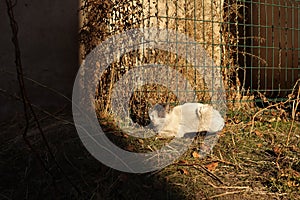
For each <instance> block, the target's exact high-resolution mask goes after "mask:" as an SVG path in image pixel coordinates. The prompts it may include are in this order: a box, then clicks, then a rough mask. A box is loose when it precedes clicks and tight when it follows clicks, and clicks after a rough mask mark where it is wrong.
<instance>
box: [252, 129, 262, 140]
mask: <svg viewBox="0 0 300 200" xmlns="http://www.w3.org/2000/svg"><path fill="white" fill-rule="evenodd" d="M254 133H255V135H257V136H258V137H260V138H261V137H262V136H263V134H262V133H261V132H260V131H258V130H256V131H254Z"/></svg>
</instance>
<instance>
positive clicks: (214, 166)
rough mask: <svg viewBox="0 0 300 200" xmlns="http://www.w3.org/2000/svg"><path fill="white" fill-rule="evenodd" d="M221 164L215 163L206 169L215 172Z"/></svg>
mask: <svg viewBox="0 0 300 200" xmlns="http://www.w3.org/2000/svg"><path fill="white" fill-rule="evenodd" d="M218 165H219V163H218V162H213V163H210V164H208V165H206V166H205V167H206V168H207V169H208V170H209V171H215V170H216V168H217V167H218Z"/></svg>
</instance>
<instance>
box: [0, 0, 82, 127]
mask: <svg viewBox="0 0 300 200" xmlns="http://www.w3.org/2000/svg"><path fill="white" fill-rule="evenodd" d="M14 11H15V18H16V20H17V22H18V25H19V40H20V47H21V52H22V60H23V67H24V73H25V75H26V76H27V77H29V78H31V79H34V80H35V81H38V82H40V83H42V84H44V85H47V86H48V87H50V88H53V89H55V90H57V91H59V92H61V93H63V94H65V95H66V96H68V97H71V94H72V86H73V81H74V79H75V76H76V73H77V69H78V42H77V41H78V38H77V35H78V34H77V33H78V16H77V13H78V1H76V0H39V1H34V0H25V1H17V5H16V7H15V9H14ZM0 19H1V20H0V30H1V34H0V35H1V36H0V77H1V78H0V121H2V120H5V119H6V120H7V119H10V117H12V116H14V115H15V114H16V113H18V112H22V107H21V105H22V104H21V102H18V101H15V100H14V99H11V98H8V97H7V95H6V94H3V92H1V90H6V91H8V92H9V93H12V94H17V95H20V92H19V88H18V83H17V80H16V69H15V64H14V49H13V44H12V42H11V30H10V26H9V19H8V16H7V11H6V4H5V1H0ZM6 72H12V73H13V74H12V75H9V74H8V73H6ZM26 85H27V88H28V93H29V97H30V99H31V100H32V103H34V104H36V105H38V106H41V107H42V108H44V109H48V110H50V111H54V110H57V109H59V108H61V107H63V106H64V105H71V103H70V102H68V101H66V100H65V99H64V98H62V97H59V96H58V95H56V94H54V93H52V92H51V91H49V90H47V89H45V88H41V87H38V86H35V85H34V84H33V83H32V82H30V81H26Z"/></svg>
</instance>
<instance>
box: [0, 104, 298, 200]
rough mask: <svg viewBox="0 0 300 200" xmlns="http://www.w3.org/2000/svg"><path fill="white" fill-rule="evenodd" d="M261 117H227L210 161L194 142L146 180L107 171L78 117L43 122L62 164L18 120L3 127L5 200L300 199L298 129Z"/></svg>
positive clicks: (130, 144) (272, 114) (284, 118)
mask: <svg viewBox="0 0 300 200" xmlns="http://www.w3.org/2000/svg"><path fill="white" fill-rule="evenodd" d="M255 112H257V110H254V111H253V110H252V111H251V110H243V111H241V110H237V111H230V112H228V114H227V122H226V127H225V129H224V130H223V131H222V133H221V136H220V138H219V141H218V143H217V145H216V146H215V147H214V151H213V152H212V153H211V154H210V155H209V156H207V157H206V158H205V159H199V158H197V153H195V152H197V151H196V150H197V148H198V147H197V144H198V143H197V142H195V143H194V144H193V145H192V146H191V148H190V150H189V151H188V152H186V154H184V155H183V156H182V157H181V158H180V159H179V160H178V161H176V162H175V163H173V164H171V165H170V166H168V167H166V168H164V169H162V170H160V171H156V172H152V173H147V174H130V173H123V172H119V171H116V170H114V169H111V168H109V167H106V166H104V165H102V164H101V163H100V162H99V161H97V160H96V159H95V158H93V157H92V156H91V155H90V154H89V152H88V151H87V150H86V149H85V148H84V146H83V145H82V143H81V141H80V139H79V137H78V135H77V132H76V129H75V127H74V125H73V124H72V117H71V116H66V115H62V114H58V115H55V116H56V118H57V117H59V118H60V120H58V119H54V118H53V116H52V117H50V116H47V115H44V114H39V119H40V120H41V124H42V128H43V130H44V132H45V136H46V138H47V141H48V142H49V144H50V147H51V150H52V153H53V155H54V156H55V160H54V159H53V158H52V157H51V154H50V153H49V151H48V150H47V149H46V145H45V142H44V141H43V140H42V138H41V136H40V134H39V131H38V130H37V128H36V126H35V125H34V121H30V127H29V128H30V129H29V132H28V137H27V138H28V139H29V141H30V142H31V143H32V145H33V149H34V150H35V152H34V151H33V149H31V148H29V146H28V145H26V143H25V141H24V139H23V137H22V132H23V130H24V120H23V119H22V118H21V117H20V116H16V117H15V118H14V119H11V120H9V121H8V122H3V123H1V124H0V125H1V132H0V138H1V140H0V179H1V180H0V199H128V200H132V199H144V200H148V199H149V200H150V199H172V200H173V199H187V200H189V199H300V159H299V158H300V123H299V121H292V120H291V118H290V117H289V114H282V112H280V111H278V110H271V109H270V110H266V111H265V112H262V113H260V114H259V115H257V116H256V118H255V119H253V115H254V113H255ZM61 119H64V120H61ZM252 125H253V126H252ZM108 129H109V128H108ZM115 135H116V136H115V137H121V139H122V140H124V141H126V140H127V143H126V142H125V143H123V144H124V146H123V148H125V149H126V148H127V149H130V150H138V148H139V147H138V146H135V145H134V144H135V143H134V140H135V139H132V138H128V137H124V135H123V136H120V135H118V134H115ZM139 142H140V141H139ZM143 144H144V145H145V144H146V143H143ZM37 155H39V157H40V158H41V160H42V161H43V163H44V164H45V167H46V169H47V170H48V172H47V170H45V168H44V167H43V166H42V165H41V163H40V162H39V160H38V159H37ZM56 162H57V163H58V165H59V167H60V168H61V169H60V168H59V167H58V166H57V164H56Z"/></svg>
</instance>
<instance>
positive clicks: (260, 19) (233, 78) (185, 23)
mask: <svg viewBox="0 0 300 200" xmlns="http://www.w3.org/2000/svg"><path fill="white" fill-rule="evenodd" d="M299 8H300V6H299V3H298V2H296V1H291V0H279V1H274V0H265V1H261V0H255V1H238V0H224V1H223V0H214V1H211V0H193V1H187V0H176V1H175V0H170V1H166V0H147V1H146V0H131V1H119V0H110V1H95V0H82V7H81V22H82V23H81V32H80V38H81V58H82V59H84V57H85V56H86V55H87V54H88V53H89V52H90V51H91V50H92V49H93V48H94V47H95V46H97V45H98V44H99V43H101V41H103V40H105V39H106V38H108V37H110V36H112V35H116V34H118V33H121V32H123V31H126V30H129V29H132V28H146V27H158V28H162V29H163V28H166V29H172V30H176V31H178V32H180V33H184V34H186V35H187V36H188V37H190V38H193V39H194V40H195V41H196V42H197V43H198V44H200V45H202V46H203V48H204V49H205V50H206V52H207V54H208V55H209V56H210V57H211V58H212V59H213V61H214V63H215V65H216V66H217V67H220V69H221V70H220V74H221V75H222V77H223V83H224V87H225V89H226V96H227V100H228V102H229V103H236V102H244V101H249V100H250V101H254V100H255V101H256V102H260V101H262V102H263V101H265V98H266V99H268V100H275V101H278V100H279V101H283V100H284V99H285V98H287V95H289V94H290V93H291V92H292V90H293V86H294V85H295V84H296V82H297V80H298V79H299V78H300V75H299V52H300V51H299V21H298V16H299ZM177 42H178V43H180V42H181V41H177ZM143 63H159V64H164V65H166V66H168V67H171V68H173V69H175V70H177V71H179V72H180V73H181V74H183V75H184V76H185V77H187V80H188V81H189V83H191V85H192V88H193V90H194V91H195V96H196V97H195V101H197V102H208V101H209V100H210V97H209V95H208V94H209V93H210V92H213V91H211V88H210V89H209V88H207V87H206V83H205V81H204V79H203V77H202V76H201V74H197V72H196V69H195V68H197V66H191V64H190V63H188V62H187V61H186V60H185V59H184V58H179V57H178V56H177V55H175V54H172V53H170V52H164V51H161V50H158V49H143V50H141V51H134V52H130V53H129V54H126V55H122V56H121V57H120V58H118V59H117V60H116V62H114V63H113V64H112V65H111V66H110V68H109V69H108V70H106V72H105V74H104V76H103V79H101V80H99V89H98V93H97V94H96V96H97V100H98V103H99V104H98V106H99V109H100V110H104V111H108V110H109V104H110V97H111V90H112V88H113V85H114V83H115V82H116V81H117V80H119V79H120V77H122V76H123V75H124V74H126V73H127V72H128V71H129V70H131V69H133V68H134V67H136V66H138V65H141V64H143ZM149 94H151V95H149ZM131 102H132V109H133V110H136V109H137V105H138V107H140V108H143V109H142V110H147V109H148V108H149V107H148V105H153V104H154V103H155V102H156V103H165V102H168V103H171V104H174V105H176V104H177V103H178V101H177V100H176V97H175V96H174V95H173V94H172V93H171V92H170V91H168V90H167V89H166V88H164V87H163V86H161V85H148V86H143V87H142V89H141V90H139V91H135V93H134V95H133V97H132V99H131ZM138 110H140V109H138ZM139 116H144V117H145V116H147V112H144V111H142V112H141V113H140V114H139ZM144 117H142V118H141V119H140V120H142V119H144ZM137 120H138V119H137ZM146 121H147V120H146Z"/></svg>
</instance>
